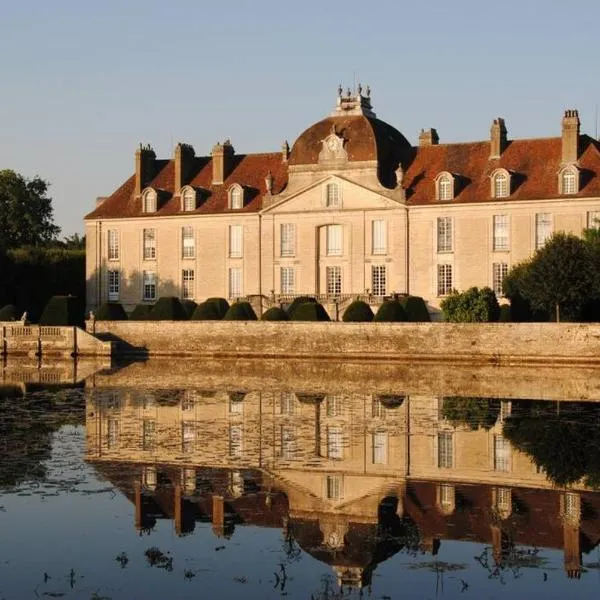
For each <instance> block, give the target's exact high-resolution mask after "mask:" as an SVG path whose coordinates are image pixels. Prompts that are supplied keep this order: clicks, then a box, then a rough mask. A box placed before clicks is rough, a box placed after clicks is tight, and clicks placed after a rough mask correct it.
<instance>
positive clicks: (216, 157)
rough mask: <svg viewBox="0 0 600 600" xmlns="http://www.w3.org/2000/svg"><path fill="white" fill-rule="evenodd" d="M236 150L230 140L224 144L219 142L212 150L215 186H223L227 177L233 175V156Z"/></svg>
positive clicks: (213, 181)
mask: <svg viewBox="0 0 600 600" xmlns="http://www.w3.org/2000/svg"><path fill="white" fill-rule="evenodd" d="M234 154H235V150H234V149H233V146H232V145H231V142H230V141H229V140H225V141H224V142H223V144H220V143H218V142H217V144H215V145H214V146H213V149H212V153H211V156H212V164H213V177H212V183H213V185H220V184H222V183H223V182H224V181H225V179H227V176H228V175H229V174H230V173H231V169H232V167H233V156H234Z"/></svg>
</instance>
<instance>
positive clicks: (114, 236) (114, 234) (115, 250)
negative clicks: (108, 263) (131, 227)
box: [107, 229, 120, 260]
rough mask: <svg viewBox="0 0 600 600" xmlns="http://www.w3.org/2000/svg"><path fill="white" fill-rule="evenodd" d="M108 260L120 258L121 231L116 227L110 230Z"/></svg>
mask: <svg viewBox="0 0 600 600" xmlns="http://www.w3.org/2000/svg"><path fill="white" fill-rule="evenodd" d="M107 246H108V260H119V258H120V256H119V255H120V248H119V232H118V230H116V229H109V230H108V244H107Z"/></svg>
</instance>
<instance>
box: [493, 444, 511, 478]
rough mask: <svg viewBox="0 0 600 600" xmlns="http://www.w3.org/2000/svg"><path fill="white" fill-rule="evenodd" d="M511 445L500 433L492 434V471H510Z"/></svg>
mask: <svg viewBox="0 0 600 600" xmlns="http://www.w3.org/2000/svg"><path fill="white" fill-rule="evenodd" d="M510 463H511V445H510V442H509V441H508V440H507V439H506V438H505V437H503V436H501V435H494V471H499V472H502V473H509V472H510V470H511V469H510Z"/></svg>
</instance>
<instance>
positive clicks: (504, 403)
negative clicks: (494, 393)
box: [500, 400, 512, 423]
mask: <svg viewBox="0 0 600 600" xmlns="http://www.w3.org/2000/svg"><path fill="white" fill-rule="evenodd" d="M511 411H512V402H511V401H510V400H500V422H501V423H504V421H506V419H508V417H510V413H511Z"/></svg>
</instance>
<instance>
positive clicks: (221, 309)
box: [192, 298, 229, 321]
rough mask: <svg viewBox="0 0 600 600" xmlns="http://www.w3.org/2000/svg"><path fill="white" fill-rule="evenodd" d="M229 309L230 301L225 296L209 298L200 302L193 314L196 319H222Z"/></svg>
mask: <svg viewBox="0 0 600 600" xmlns="http://www.w3.org/2000/svg"><path fill="white" fill-rule="evenodd" d="M228 310H229V302H227V300H225V298H209V299H208V300H205V301H204V302H200V304H198V306H197V307H196V310H194V313H193V314H192V319H193V320H194V321H220V320H221V319H222V318H223V317H224V316H225V315H226V314H227V311H228Z"/></svg>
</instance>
